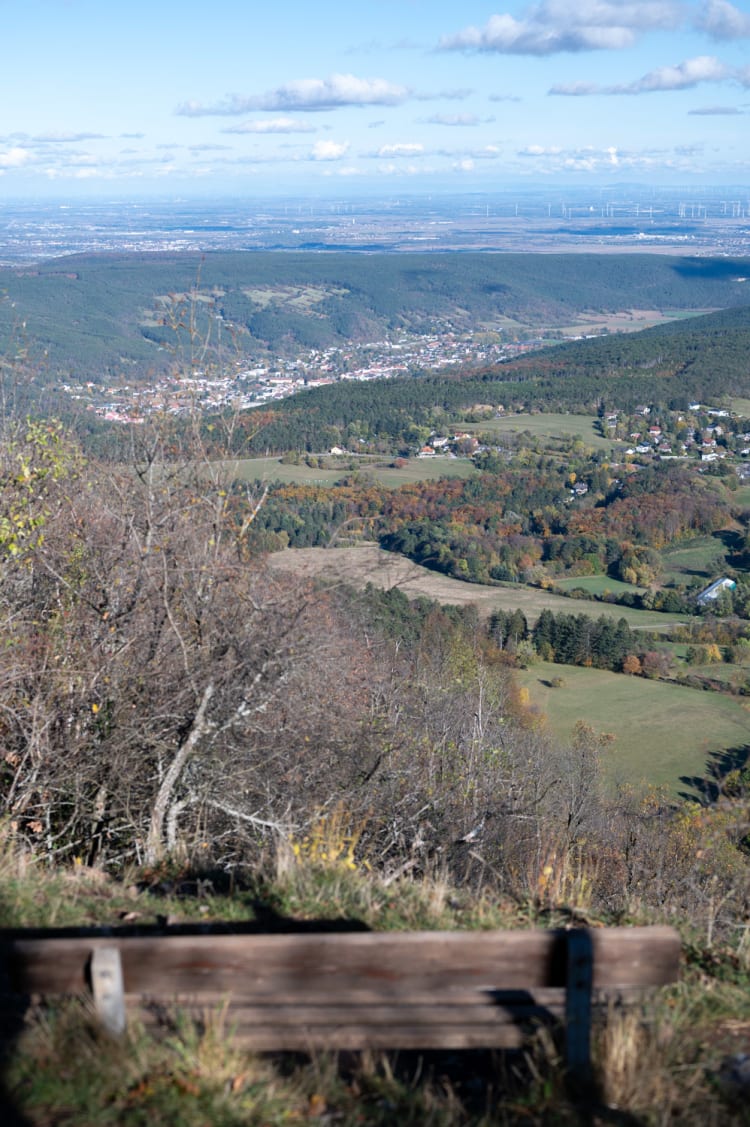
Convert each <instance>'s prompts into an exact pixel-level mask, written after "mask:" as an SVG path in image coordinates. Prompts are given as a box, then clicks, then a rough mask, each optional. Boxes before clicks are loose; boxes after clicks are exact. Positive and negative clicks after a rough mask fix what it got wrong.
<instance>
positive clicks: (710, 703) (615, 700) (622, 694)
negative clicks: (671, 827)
mask: <svg viewBox="0 0 750 1127" xmlns="http://www.w3.org/2000/svg"><path fill="white" fill-rule="evenodd" d="M519 677H520V678H521V680H522V684H524V685H525V686H526V687H527V688H528V690H529V695H530V697H531V702H532V704H534V705H536V706H537V707H538V708H539V709H540V710H541V711H542V712H543V713H544V714H545V715H546V716H547V721H548V724H549V729H550V731H551V732H553V733H554V734H555V735H556V736H558V737H559V738H560V739H566V740H567V739H570V737H571V735H572V733H573V730H574V728H575V726H576V724H577V722H578V721H579V720H583V721H584V722H585V723H586V724H590V725H591V727H592V728H594V729H595V730H596V731H597V732H608V733H611V734H612V735H614V737H615V739H614V740H613V741H612V743H611V744H609V745H608V746H607V748H606V750H605V751H604V753H603V756H602V771H603V774H604V777H605V780H606V782H607V784H608V785H610V786H616V785H617V784H618V783H623V782H626V783H639V782H641V781H643V780H645V781H647V782H648V783H656V784H661V783H663V784H665V785H667V786H668V787H669V788H670V790H672V791H673V792H675V793H677V792H678V791H680V790H685V789H686V788H685V787H684V786H683V785H682V784H681V783H680V777H681V776H683V775H684V776H694V775H697V776H699V777H702V776H703V774H704V773H705V770H706V765H707V760H708V757H709V755H710V754H711V753H712V752H716V751H723V750H725V749H727V748H731V747H742V746H744V745H745V744H747V743H748V731H749V730H750V710H749V708H748V705H747V704H742V703H740V701H738V700H736V699H734V698H731V697H726V696H723V695H721V694H719V693H706V692H701V691H700V690H698V689H687V688H684V687H683V686H682V685H670V684H667V683H666V682H663V681H647V680H645V679H644V678H642V677H626V676H625V675H624V674H622V673H608V672H606V671H604V670H599V669H583V668H579V667H578V666H572V665H552V664H548V663H544V662H543V663H540V664H538V665H535V666H533V667H532V668H530V669H526V670H521V671H519ZM553 677H562V679H563V681H564V685H563V687H562V688H551V687H550V686H549V684H545V682H550V681H551V680H552V678H553Z"/></svg>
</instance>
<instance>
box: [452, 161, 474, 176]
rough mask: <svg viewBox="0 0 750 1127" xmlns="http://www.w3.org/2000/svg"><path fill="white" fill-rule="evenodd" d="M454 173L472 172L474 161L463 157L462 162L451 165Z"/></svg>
mask: <svg viewBox="0 0 750 1127" xmlns="http://www.w3.org/2000/svg"><path fill="white" fill-rule="evenodd" d="M453 171H454V172H473V171H474V161H473V160H472V159H471V157H464V158H463V160H457V161H456V162H455V164H454V165H453Z"/></svg>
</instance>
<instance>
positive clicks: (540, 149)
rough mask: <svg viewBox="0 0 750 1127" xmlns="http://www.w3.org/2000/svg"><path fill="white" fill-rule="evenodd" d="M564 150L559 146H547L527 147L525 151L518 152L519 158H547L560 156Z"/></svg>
mask: <svg viewBox="0 0 750 1127" xmlns="http://www.w3.org/2000/svg"><path fill="white" fill-rule="evenodd" d="M561 152H562V149H561V148H559V147H558V146H557V145H553V146H552V147H551V148H550V147H547V146H545V145H527V146H526V148H525V149H519V150H518V156H519V157H546V156H559V155H560V153H561Z"/></svg>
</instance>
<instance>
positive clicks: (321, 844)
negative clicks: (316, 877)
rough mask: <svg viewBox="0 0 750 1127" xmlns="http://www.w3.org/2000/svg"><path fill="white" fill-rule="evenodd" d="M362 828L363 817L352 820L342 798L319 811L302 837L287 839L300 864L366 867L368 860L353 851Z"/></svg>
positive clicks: (354, 868)
mask: <svg viewBox="0 0 750 1127" xmlns="http://www.w3.org/2000/svg"><path fill="white" fill-rule="evenodd" d="M364 828H365V821H364V820H361V821H360V822H359V823H358V824H357V823H353V820H352V816H351V814H350V813H349V812H348V811H347V809H346V807H345V806H344V803H343V802H339V803H337V804H336V806H334V807H333V808H332V809H331V810H327V811H321V813H320V814H319V815H318V817H317V818H316V819H315V821H314V822H313V823H312V825H311V826H310V829H309V830H308V832H307V833H306V834H305V836H304V837H302V838H292V839H291V841H290V844H291V847H292V854H293V855H294V858H295V861H297V863H299V864H303V863H305V862H308V863H311V864H313V865H322V866H325V867H327V868H332V869H348V870H350V871H351V872H356V871H357V870H358V869H359V868H363V869H369V868H370V866H369V864H368V862H367V861H358V860H357V858H356V856H355V852H356V849H357V845H358V844H359V841H360V838H361V837H362V833H363V831H364Z"/></svg>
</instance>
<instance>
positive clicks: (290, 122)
mask: <svg viewBox="0 0 750 1127" xmlns="http://www.w3.org/2000/svg"><path fill="white" fill-rule="evenodd" d="M315 132H317V128H316V126H314V125H310V124H308V123H307V122H305V121H296V120H295V119H294V118H293V117H272V118H269V120H268V121H244V122H243V123H242V125H230V126H228V127H227V128H226V129H222V133H315Z"/></svg>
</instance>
